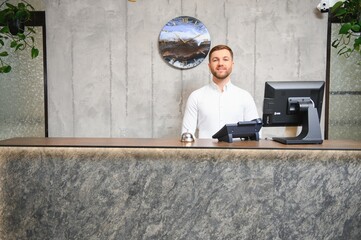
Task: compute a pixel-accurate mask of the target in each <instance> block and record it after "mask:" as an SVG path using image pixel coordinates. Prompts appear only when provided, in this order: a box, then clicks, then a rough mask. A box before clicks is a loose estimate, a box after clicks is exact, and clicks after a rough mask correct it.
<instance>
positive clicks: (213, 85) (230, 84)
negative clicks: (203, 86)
mask: <svg viewBox="0 0 361 240" xmlns="http://www.w3.org/2000/svg"><path fill="white" fill-rule="evenodd" d="M210 85H211V87H212V88H213V89H214V90H217V91H219V89H218V86H217V84H215V83H214V82H213V81H212V82H211V84H210ZM232 86H233V84H232V83H231V80H229V82H228V83H227V84H226V85H225V86H224V91H223V92H227V91H228V90H229V89H231V88H232Z"/></svg>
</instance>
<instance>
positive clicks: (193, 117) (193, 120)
mask: <svg viewBox="0 0 361 240" xmlns="http://www.w3.org/2000/svg"><path fill="white" fill-rule="evenodd" d="M197 114H198V105H197V99H196V96H195V94H194V93H192V94H191V95H190V96H189V98H188V100H187V104H186V109H185V112H184V117H183V123H182V133H185V132H189V133H192V134H193V135H194V134H195V131H196V128H197Z"/></svg>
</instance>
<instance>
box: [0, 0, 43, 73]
mask: <svg viewBox="0 0 361 240" xmlns="http://www.w3.org/2000/svg"><path fill="white" fill-rule="evenodd" d="M4 6H5V7H4ZM31 11H34V8H33V7H32V6H31V5H30V4H29V3H27V2H25V1H22V2H20V3H18V4H17V5H16V6H15V5H13V4H10V3H8V1H5V2H3V3H2V4H1V5H0V74H1V73H9V72H10V71H11V66H10V65H9V64H8V63H7V62H6V58H7V57H8V56H9V55H10V54H12V53H14V52H17V51H23V50H26V49H30V55H31V58H32V59H34V58H36V57H37V56H38V55H39V50H38V49H37V48H36V47H35V40H34V35H35V34H36V32H35V30H34V28H33V27H28V26H25V23H26V22H27V21H29V20H30V16H31ZM9 47H10V49H11V50H12V51H8V49H9Z"/></svg>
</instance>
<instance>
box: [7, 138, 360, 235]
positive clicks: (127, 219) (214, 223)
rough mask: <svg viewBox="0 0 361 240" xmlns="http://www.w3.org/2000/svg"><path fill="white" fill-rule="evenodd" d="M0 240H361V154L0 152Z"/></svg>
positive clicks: (307, 151)
mask: <svg viewBox="0 0 361 240" xmlns="http://www.w3.org/2000/svg"><path fill="white" fill-rule="evenodd" d="M212 144H213V143H212ZM357 144H358V143H357ZM0 239H4V240H5V239H6V240H11V239H87V240H89V239H172V240H173V239H187V240H188V239H202V240H203V239H282V240H283V239H292V240H293V239H361V151H360V149H348V150H347V149H344V150H337V149H335V150H332V149H327V150H322V149H302V148H300V149H294V148H292V149H282V148H277V147H275V148H274V149H272V148H258V149H257V148H254V149H252V148H244V149H243V148H233V149H229V148H216V149H215V148H185V147H164V148H163V147H138V148H135V147H69V146H67V147H61V146H60V147H59V146H58V147H54V146H48V147H46V146H43V147H41V146H36V147H34V146H26V147H20V146H17V147H14V146H2V147H0Z"/></svg>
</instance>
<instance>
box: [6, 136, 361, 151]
mask: <svg viewBox="0 0 361 240" xmlns="http://www.w3.org/2000/svg"><path fill="white" fill-rule="evenodd" d="M0 147H68V148H69V147H73V148H182V149H185V148H188V149H210V148H212V149H273V150H277V149H289V150H291V149H293V150H347V151H361V142H360V141H353V140H325V141H324V142H323V143H322V144H298V145H285V144H281V143H278V142H275V141H272V140H260V141H234V142H233V143H227V142H218V141H217V140H212V139H196V140H195V142H193V143H182V142H180V140H178V139H162V138H156V139H152V138H11V139H7V140H2V141H0Z"/></svg>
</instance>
